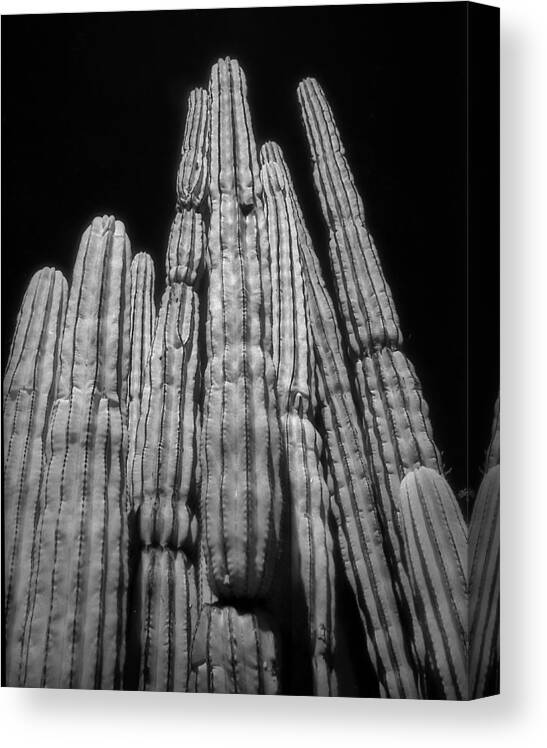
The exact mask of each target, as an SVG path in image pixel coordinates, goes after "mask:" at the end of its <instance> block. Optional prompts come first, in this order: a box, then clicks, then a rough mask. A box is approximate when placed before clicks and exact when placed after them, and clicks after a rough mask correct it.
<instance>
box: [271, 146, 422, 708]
mask: <svg viewBox="0 0 547 748" xmlns="http://www.w3.org/2000/svg"><path fill="white" fill-rule="evenodd" d="M262 153H263V158H265V159H268V161H270V162H275V163H276V164H277V165H278V166H279V167H280V168H281V170H282V172H283V175H284V179H285V184H286V186H287V192H288V194H289V195H290V199H291V203H292V205H293V210H294V215H295V216H296V225H297V228H298V236H299V248H300V253H301V261H302V268H303V272H304V292H305V298H306V303H307V306H308V308H309V325H310V331H311V333H312V337H313V342H314V360H315V368H316V374H317V379H318V388H319V405H320V409H321V414H322V420H323V422H324V428H325V441H326V452H327V457H328V463H329V468H330V473H331V475H332V480H333V484H334V496H333V501H332V502H331V504H332V509H333V510H334V513H335V517H336V521H337V525H338V542H339V544H340V550H341V553H342V556H343V561H344V566H345V568H346V570H347V575H348V579H349V581H350V583H351V585H352V587H353V589H354V592H355V597H356V601H357V605H358V608H359V612H360V615H361V620H362V625H363V630H364V632H365V642H366V646H367V650H368V654H369V657H370V660H371V662H372V665H373V667H374V669H375V671H376V675H377V678H378V685H379V693H380V695H381V696H387V697H392V698H405V697H406V698H412V697H414V698H415V697H417V696H418V695H419V693H420V692H419V684H418V681H417V678H416V675H415V673H414V668H413V657H412V655H413V646H414V644H413V642H412V641H410V642H408V636H407V632H406V631H405V622H404V619H403V618H402V617H401V612H400V610H399V607H398V605H397V599H396V595H395V592H394V589H393V583H392V578H391V574H390V569H389V564H388V560H387V558H386V555H385V552H384V547H383V541H382V533H381V527H380V523H379V521H378V517H377V510H376V504H375V501H374V494H373V491H372V487H371V482H370V473H369V469H368V465H367V450H366V445H365V442H364V440H363V435H362V431H361V429H360V428H359V414H358V411H357V409H356V406H355V403H354V400H353V397H352V390H351V385H350V380H349V376H348V372H347V370H346V367H345V365H344V351H343V347H342V341H341V339H340V333H339V330H338V326H337V323H336V315H335V311H334V307H333V305H332V301H331V299H330V296H329V293H328V291H327V289H326V286H325V282H324V280H323V278H322V275H321V269H320V267H319V260H318V258H317V256H316V254H315V252H314V249H313V247H312V245H311V239H310V236H309V233H308V231H307V229H306V226H305V224H304V219H303V215H302V211H301V209H300V206H299V205H298V201H297V198H296V193H295V191H294V187H293V185H292V181H291V178H290V174H289V170H288V168H287V165H286V163H285V160H284V158H283V154H282V152H281V149H280V148H279V147H278V146H276V145H275V144H272V143H269V144H267V145H266V146H264V148H263V151H262Z"/></svg>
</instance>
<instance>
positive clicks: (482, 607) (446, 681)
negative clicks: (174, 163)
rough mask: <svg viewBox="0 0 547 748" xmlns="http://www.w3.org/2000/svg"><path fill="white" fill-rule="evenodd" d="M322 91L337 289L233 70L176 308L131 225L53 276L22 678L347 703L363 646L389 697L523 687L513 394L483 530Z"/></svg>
mask: <svg viewBox="0 0 547 748" xmlns="http://www.w3.org/2000/svg"><path fill="white" fill-rule="evenodd" d="M298 99H299V102H300V106H301V111H302V117H303V121H304V125H305V130H306V134H307V138H308V143H309V146H310V150H311V156H312V162H313V175H314V180H315V185H316V188H317V192H318V194H319V198H320V202H321V206H322V209H323V214H324V217H325V221H326V225H327V228H328V232H329V246H328V256H329V259H330V265H331V270H332V280H333V283H332V293H331V290H330V284H329V283H328V282H327V279H326V278H325V277H324V274H323V272H322V269H321V265H320V262H319V258H318V254H317V253H316V251H315V249H316V248H314V246H313V244H312V241H311V238H310V233H309V232H308V229H307V227H306V221H305V217H304V214H303V211H302V208H301V206H300V204H299V201H298V197H297V194H296V191H295V188H294V184H293V181H292V178H291V174H290V170H289V166H288V164H287V162H286V161H285V158H284V156H283V153H282V151H281V148H280V147H279V146H278V145H276V144H275V143H272V142H269V143H266V144H264V145H263V146H262V148H260V149H258V148H257V145H256V142H255V138H254V134H253V128H252V123H251V116H250V107H249V104H248V100H247V87H246V82H245V76H244V74H243V71H242V70H241V68H240V66H239V64H238V63H237V61H235V60H231V59H229V58H226V59H224V60H219V61H218V62H217V63H216V64H215V65H214V66H213V68H212V71H211V76H210V80H209V86H208V90H204V89H200V88H197V89H194V90H193V91H192V92H191V93H190V96H189V98H188V107H187V117H186V124H185V128H184V133H183V138H182V149H181V154H180V163H179V167H178V172H177V177H176V212H175V216H174V219H173V222H172V226H171V231H170V234H169V240H168V244H167V251H166V256H165V287H164V290H163V293H162V296H161V301H160V304H159V308H158V311H157V313H156V308H155V300H154V297H155V277H154V263H153V261H152V258H151V257H150V256H149V255H147V254H146V253H143V252H139V253H137V254H136V255H135V257H134V258H133V259H132V258H131V250H130V243H129V240H128V238H127V235H126V233H125V228H124V226H123V224H122V223H121V222H119V221H115V220H114V219H113V218H111V217H107V216H105V217H103V218H96V219H95V220H94V221H93V223H92V225H91V226H90V227H89V229H88V230H87V231H86V233H85V234H84V237H83V239H82V242H81V245H80V250H79V252H78V256H77V259H76V264H75V268H74V273H73V278H72V282H71V285H70V292H68V289H67V284H66V281H65V280H64V279H63V277H62V275H61V274H60V273H59V272H57V271H54V270H52V269H49V268H45V269H44V270H41V271H39V272H38V273H36V275H35V276H34V277H33V279H32V280H31V283H30V285H29V288H28V291H27V293H26V295H25V298H24V299H23V303H22V307H21V311H20V314H19V317H18V321H17V327H16V331H15V334H14V338H13V343H12V348H11V352H10V358H9V360H8V364H7V367H6V371H5V375H4V393H3V395H4V398H3V403H4V444H5V448H4V484H5V505H4V511H5V519H6V527H7V528H9V529H8V532H7V533H6V539H5V549H6V550H5V557H4V561H5V569H6V576H5V579H6V586H5V610H6V643H7V647H6V655H7V668H6V675H7V682H8V684H9V685H29V686H51V687H74V688H76V687H79V688H130V689H133V688H138V689H143V690H174V691H198V692H203V691H208V692H213V693H253V694H275V693H291V692H295V693H296V692H298V693H301V692H305V693H313V694H316V695H325V696H326V695H336V694H340V695H344V694H345V690H344V688H345V686H344V684H346V683H347V682H348V679H347V672H346V671H347V670H348V668H350V669H351V663H350V664H349V665H348V662H347V656H345V655H344V652H345V651H347V650H348V649H351V651H352V654H354V653H355V654H360V655H364V657H363V658H362V659H363V660H366V662H367V668H366V669H367V672H366V674H363V673H361V672H357V673H356V674H354V675H353V676H352V677H353V678H354V679H356V681H357V682H358V683H359V684H360V686H361V685H363V683H364V682H365V681H366V682H367V686H368V689H369V691H370V692H374V693H377V694H379V695H380V696H384V697H398V698H446V699H466V698H473V697H478V696H482V695H485V694H489V693H493V692H495V691H496V690H497V681H498V677H499V576H498V574H499V402H498V404H497V406H496V419H495V425H494V427H493V431H492V438H491V444H490V447H489V450H488V453H487V460H486V466H485V475H484V478H483V481H482V483H481V486H480V489H479V492H478V496H477V500H476V503H475V507H474V510H473V515H472V518H471V522H470V525H469V527H468V526H467V523H466V521H465V519H464V517H463V516H462V514H461V511H460V508H459V506H458V503H457V501H456V499H455V497H454V494H453V492H452V489H451V487H450V485H449V484H448V482H447V479H446V477H445V475H444V473H443V466H442V464H441V458H440V453H439V450H438V449H437V447H436V445H435V442H434V440H433V433H432V426H431V423H430V420H429V414H428V408H427V405H426V403H425V400H424V398H423V395H422V390H421V385H420V383H419V380H418V378H417V376H416V373H415V371H414V368H413V366H412V364H411V362H410V361H409V360H408V358H407V357H406V355H405V353H404V352H403V351H402V345H403V336H402V332H401V325H400V323H399V320H398V317H397V313H396V310H395V303H394V299H393V296H392V294H391V291H390V289H389V286H388V283H387V281H386V278H385V277H384V274H383V272H382V268H381V265H380V260H379V256H378V252H377V250H376V247H375V245H374V242H373V239H372V237H371V235H370V233H369V231H368V229H367V225H366V220H365V214H364V208H363V201H362V199H361V197H360V196H359V194H358V191H357V189H356V186H355V182H354V179H353V175H352V173H351V170H350V168H349V165H348V163H347V159H346V156H345V152H344V147H343V145H342V142H341V139H340V134H339V132H338V129H337V126H336V123H335V120H334V115H333V112H332V110H331V108H330V106H329V104H328V102H327V100H326V97H325V94H324V92H323V90H322V89H321V87H320V86H319V84H318V83H317V82H316V81H315V80H313V79H306V80H305V81H303V82H302V83H301V84H300V85H299V87H298ZM67 297H68V301H67ZM468 569H469V572H468ZM343 590H347V591H346V592H343ZM344 594H346V595H349V596H350V597H351V601H352V604H354V605H355V608H356V611H357V613H356V626H357V628H358V629H359V631H358V636H357V639H356V640H355V641H347V636H348V630H349V629H348V627H347V626H346V624H345V622H344V620H342V619H343V618H344V615H345V609H344V607H343V603H342V602H341V601H342V599H343V595H344ZM357 647H362V648H363V652H362V653H357V652H356V648H357ZM295 662H298V667H300V666H302V669H303V671H305V672H304V675H303V676H302V678H301V679H300V681H299V682H300V683H301V684H302V683H303V684H304V686H302V685H299V686H295V685H293V680H292V674H291V665H292V667H296V665H294V664H293V663H295ZM308 673H309V675H308ZM293 688H294V689H295V690H294V691H291V689H293Z"/></svg>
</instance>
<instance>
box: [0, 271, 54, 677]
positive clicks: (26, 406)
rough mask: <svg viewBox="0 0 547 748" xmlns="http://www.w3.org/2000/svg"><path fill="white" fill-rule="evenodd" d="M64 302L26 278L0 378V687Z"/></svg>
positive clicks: (25, 576) (12, 634) (28, 544)
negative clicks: (0, 453) (0, 647)
mask: <svg viewBox="0 0 547 748" xmlns="http://www.w3.org/2000/svg"><path fill="white" fill-rule="evenodd" d="M67 295H68V287H67V282H66V280H65V279H64V277H63V275H62V274H61V273H60V272H59V271H57V270H55V269H53V268H44V269H43V270H39V271H38V272H37V273H35V275H34V276H33V277H32V279H31V281H30V283H29V286H28V289H27V291H26V293H25V296H24V298H23V302H22V304H21V309H20V311H19V315H18V318H17V327H16V331H15V335H14V338H13V343H12V346H11V351H10V357H9V360H8V363H7V367H6V374H5V376H4V393H3V396H4V398H3V399H4V445H5V447H4V449H5V451H4V490H3V494H4V497H5V501H4V517H5V527H6V528H9V531H8V532H6V534H5V536H4V563H5V565H4V569H5V585H6V586H5V607H4V615H5V619H4V620H5V632H6V680H7V684H8V685H10V686H14V685H17V684H18V669H19V665H20V659H19V657H20V646H19V641H20V637H21V631H22V627H23V609H24V606H23V601H24V599H25V596H26V589H27V585H28V582H29V578H30V576H31V575H32V565H33V560H34V554H33V539H34V530H35V526H36V523H37V520H38V516H39V511H40V506H39V495H40V487H41V483H42V479H43V474H44V434H45V430H46V427H47V423H48V419H49V415H50V412H51V406H52V403H53V397H54V396H55V390H56V387H57V376H58V371H59V354H60V345H61V340H62V331H63V326H64V318H65V311H66V300H67Z"/></svg>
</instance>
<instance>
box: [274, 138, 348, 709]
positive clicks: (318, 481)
mask: <svg viewBox="0 0 547 748" xmlns="http://www.w3.org/2000/svg"><path fill="white" fill-rule="evenodd" d="M261 160H262V162H263V166H262V170H261V178H262V183H263V187H264V196H265V204H266V214H267V221H268V233H269V240H270V249H271V257H270V259H271V275H272V342H273V361H274V366H275V369H276V374H277V376H276V389H277V398H278V402H279V406H280V412H281V425H282V432H281V433H282V438H283V443H284V451H285V455H286V460H287V472H288V480H289V493H290V503H291V522H290V524H291V529H292V532H291V546H292V547H291V550H292V559H293V563H292V567H291V571H292V573H291V581H292V585H293V589H295V590H296V592H297V593H298V592H299V590H300V589H301V590H302V592H303V597H304V603H305V615H306V638H305V641H306V642H307V646H309V648H310V652H309V657H310V660H311V663H312V674H313V692H314V693H315V694H316V695H321V696H332V695H335V694H336V692H337V686H336V675H335V669H334V654H335V638H334V600H335V588H334V581H335V580H334V560H333V553H332V538H331V535H330V530H329V526H328V517H329V498H330V497H329V488H328V486H327V483H326V480H325V477H324V475H323V467H322V464H321V455H322V440H321V437H320V435H319V433H318V432H317V430H316V429H315V426H314V424H313V406H314V404H315V397H312V394H314V393H313V389H314V382H315V377H314V368H315V360H314V355H313V343H312V341H311V334H310V330H309V325H308V316H309V314H308V310H307V306H306V303H305V294H304V278H303V272H302V266H301V262H300V248H299V238H298V230H297V226H296V216H295V211H294V205H293V202H292V200H291V195H290V192H289V190H288V186H287V185H286V183H285V177H284V175H283V171H282V169H281V168H280V166H279V165H278V164H277V163H275V161H272V162H270V161H268V146H266V147H265V148H263V149H262V151H261ZM293 625H294V624H293Z"/></svg>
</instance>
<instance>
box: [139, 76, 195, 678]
mask: <svg viewBox="0 0 547 748" xmlns="http://www.w3.org/2000/svg"><path fill="white" fill-rule="evenodd" d="M206 118H207V108H206V93H205V91H203V90H201V89H196V90H194V91H192V92H191V94H190V97H189V102H188V118H187V122H186V127H185V133H184V139H183V148H182V155H181V164H180V168H179V173H178V177H177V213H176V216H175V218H174V221H173V224H172V227H171V232H170V236H169V242H168V247H167V255H166V263H165V264H166V281H167V288H166V290H165V292H164V294H163V297H162V301H161V305H160V310H159V315H158V319H157V324H156V327H155V332H154V337H153V341H152V345H151V352H150V356H149V359H148V360H147V362H146V366H145V369H144V374H143V382H144V383H143V396H142V406H141V409H140V419H139V422H138V426H137V431H136V436H135V442H136V444H135V453H134V457H133V460H132V463H131V474H132V499H133V509H134V512H135V516H136V532H137V534H138V541H137V542H138V544H139V545H140V559H139V561H138V569H137V582H136V587H135V604H134V611H135V613H134V616H133V620H132V624H133V626H134V629H135V631H134V642H136V644H135V647H136V649H137V653H136V657H137V658H138V660H139V663H140V665H139V668H138V671H139V672H138V676H137V678H138V685H139V688H142V689H145V690H157V691H170V690H175V691H184V690H186V687H187V682H188V675H189V663H190V660H189V657H190V647H191V641H192V635H193V632H194V625H195V618H196V614H197V586H196V585H197V582H196V569H195V565H194V562H195V560H196V544H197V540H198V530H197V518H196V503H197V499H198V475H197V472H196V467H197V464H198V457H199V454H198V445H199V419H198V415H197V403H198V399H199V390H200V386H201V382H200V371H199V364H200V362H199V357H198V335H199V297H198V291H199V286H200V282H201V277H202V270H203V253H204V232H203V220H202V216H201V214H200V213H199V212H198V210H197V208H198V207H199V203H200V202H201V199H202V194H203V187H202V186H201V185H202V184H203V180H204V178H205V176H204V175H206V171H207V169H206V163H205V159H204V143H205V141H204V138H203V136H202V135H203V133H204V132H205V131H206ZM194 132H197V135H195V136H194V135H192V137H190V133H194Z"/></svg>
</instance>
